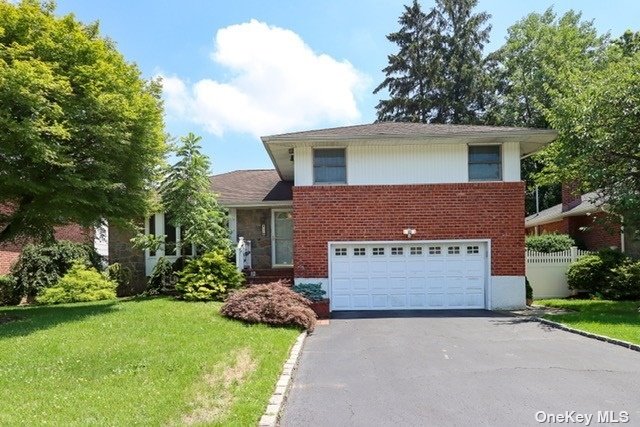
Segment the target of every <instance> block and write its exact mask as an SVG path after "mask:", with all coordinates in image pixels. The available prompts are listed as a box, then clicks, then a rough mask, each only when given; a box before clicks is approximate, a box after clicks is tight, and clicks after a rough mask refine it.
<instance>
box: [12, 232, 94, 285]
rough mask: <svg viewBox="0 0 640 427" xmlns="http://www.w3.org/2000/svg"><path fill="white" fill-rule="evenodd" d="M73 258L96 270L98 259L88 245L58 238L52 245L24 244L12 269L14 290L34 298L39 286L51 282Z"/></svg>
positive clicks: (66, 267) (60, 274)
mask: <svg viewBox="0 0 640 427" xmlns="http://www.w3.org/2000/svg"><path fill="white" fill-rule="evenodd" d="M77 260H80V261H81V262H83V263H85V264H87V265H91V266H93V267H94V268H96V269H97V270H100V269H101V267H102V265H101V264H102V258H101V257H100V255H98V254H97V253H96V251H95V249H94V248H93V247H92V246H91V245H86V244H81V243H74V242H68V241H65V240H61V241H59V242H55V243H52V244H47V245H45V244H37V245H34V244H28V245H26V246H25V247H24V249H23V250H22V253H21V254H20V258H18V262H17V263H16V264H15V265H14V266H13V268H12V275H13V276H14V277H15V279H16V291H17V292H18V293H19V294H20V296H28V297H34V296H35V295H36V294H38V292H39V291H40V290H41V289H45V288H48V287H50V286H53V285H55V284H56V283H57V282H58V280H59V279H60V278H61V277H62V276H64V275H65V274H66V273H67V271H68V270H69V269H70V268H71V266H72V265H73V263H74V262H75V261H77Z"/></svg>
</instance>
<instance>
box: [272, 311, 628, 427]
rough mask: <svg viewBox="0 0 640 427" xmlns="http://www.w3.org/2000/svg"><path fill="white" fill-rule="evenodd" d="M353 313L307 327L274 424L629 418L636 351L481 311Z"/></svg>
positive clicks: (594, 421)
mask: <svg viewBox="0 0 640 427" xmlns="http://www.w3.org/2000/svg"><path fill="white" fill-rule="evenodd" d="M358 316H359V314H357V313H356V314H350V313H347V314H346V315H345V316H344V317H345V318H341V319H332V320H331V324H330V325H328V326H319V327H317V329H316V332H314V333H313V334H312V335H311V336H309V337H308V339H307V341H306V344H305V347H304V349H303V352H302V355H301V359H300V365H299V367H298V370H297V371H296V373H295V377H294V380H293V385H292V388H291V390H290V393H289V396H288V398H287V402H286V404H285V407H284V412H283V414H282V417H281V425H282V426H296V427H299V426H391V425H392V426H405V425H406V426H422V425H427V426H430V425H434V426H450V425H456V426H457V425H460V426H466V425H473V426H479V425H490V426H502V425H504V426H514V425H518V426H520V425H540V423H539V422H537V421H536V414H537V416H538V418H539V419H542V417H543V416H546V415H545V414H553V415H557V414H565V413H566V412H567V411H568V412H569V414H568V415H569V416H570V417H572V418H570V419H569V422H568V423H567V424H569V425H592V426H593V425H602V424H598V423H597V417H598V411H615V416H616V417H617V418H618V419H619V417H620V414H619V411H626V412H628V413H629V418H630V419H629V424H628V425H640V353H639V352H635V351H632V350H628V349H625V348H622V347H618V346H615V345H612V344H608V343H604V342H600V341H596V340H592V339H589V338H586V337H582V336H579V335H575V334H571V333H568V332H564V331H560V330H556V329H552V328H549V327H547V326H544V325H541V324H539V323H537V322H525V321H523V320H521V319H517V318H512V317H505V316H500V315H498V314H494V313H491V312H486V311H473V312H418V313H407V312H405V313H397V314H396V315H394V316H392V317H378V318H375V317H374V318H357V317H358ZM384 316H390V314H385V315H384ZM349 317H354V318H349ZM539 411H543V412H544V413H542V412H539ZM571 411H575V413H572V412H571ZM578 414H587V415H588V414H592V415H593V418H592V419H591V421H590V423H589V424H587V419H586V418H585V419H584V420H583V422H582V423H579V422H571V420H572V419H573V420H578V419H579V418H576V417H577V415H578ZM609 415H611V414H609ZM622 417H624V414H622ZM546 420H547V421H548V420H549V419H548V418H546ZM547 425H549V423H547Z"/></svg>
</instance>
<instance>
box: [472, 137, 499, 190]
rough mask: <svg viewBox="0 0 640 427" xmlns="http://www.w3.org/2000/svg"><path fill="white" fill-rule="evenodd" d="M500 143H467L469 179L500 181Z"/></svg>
mask: <svg viewBox="0 0 640 427" xmlns="http://www.w3.org/2000/svg"><path fill="white" fill-rule="evenodd" d="M501 180H502V150H501V146H500V145H469V181H501Z"/></svg>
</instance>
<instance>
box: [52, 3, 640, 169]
mask: <svg viewBox="0 0 640 427" xmlns="http://www.w3.org/2000/svg"><path fill="white" fill-rule="evenodd" d="M408 2H409V0H406V1H404V2H403V1H396V0H368V1H365V0H348V1H345V0H316V1H304V0H297V1H292V0H271V1H264V0H231V1H211V0H182V1H177V0H136V1H131V0H126V1H125V0H91V1H87V0H58V1H57V4H58V13H59V14H66V13H74V14H75V15H76V16H77V17H78V18H79V19H80V20H82V21H84V22H93V21H96V20H98V21H100V24H101V30H102V34H103V35H106V36H108V37H110V38H111V39H113V40H114V41H115V42H116V43H117V45H118V48H119V49H120V51H121V52H122V53H123V54H124V55H125V57H126V58H127V59H128V60H129V61H132V62H135V63H137V64H138V65H139V67H140V68H141V70H142V72H143V74H144V76H145V77H152V76H157V75H162V76H163V77H164V79H165V93H164V96H165V103H166V126H167V131H168V132H169V133H170V134H172V135H174V136H180V135H184V134H186V133H187V132H189V131H193V132H195V133H197V134H199V135H201V136H202V137H203V146H204V149H205V152H206V153H207V154H208V155H209V156H210V157H211V158H212V160H213V172H214V173H221V172H226V171H230V170H235V169H252V168H269V167H272V164H271V162H270V160H269V158H268V156H267V155H266V153H265V151H264V149H263V148H262V144H261V142H260V140H259V138H258V136H259V135H268V134H273V133H281V132H286V131H296V130H304V129H316V128H322V127H328V126H339V125H347V124H357V123H369V122H372V121H373V120H374V118H375V105H376V103H377V102H378V98H379V96H378V95H373V94H372V91H373V89H374V88H375V87H376V86H377V85H378V84H379V83H380V82H381V81H382V79H383V74H382V72H381V69H382V68H383V67H384V66H385V65H386V61H387V55H388V54H389V53H392V52H394V51H395V48H394V46H393V45H392V44H390V43H389V42H388V41H387V40H386V38H385V35H386V34H388V33H390V32H392V31H395V30H397V28H398V24H397V19H398V16H399V15H400V14H401V13H402V11H403V4H404V3H408ZM432 4H433V2H432V1H426V0H425V1H423V2H422V5H423V7H424V8H425V9H426V8H429V7H431V6H432ZM552 5H553V6H554V9H555V10H556V12H558V13H559V14H561V13H564V12H565V11H567V10H569V9H574V10H581V11H582V12H583V18H584V19H588V20H591V19H593V20H594V23H595V25H596V27H597V28H598V29H599V30H600V31H601V32H607V31H609V32H611V34H612V35H613V36H617V35H619V34H621V33H622V32H624V30H625V29H632V30H634V31H636V30H638V29H640V28H639V27H640V25H638V23H637V17H638V16H640V2H638V1H624V0H618V1H612V2H602V1H601V0H599V1H597V0H582V1H577V0H573V1H572V0H557V1H555V2H553V1H544V0H543V1H515V0H511V1H507V0H484V1H483V0H480V2H479V6H478V8H477V9H478V10H484V11H487V12H489V13H490V14H491V15H492V18H491V21H490V22H491V24H492V27H493V29H492V32H491V41H490V44H489V46H488V47H487V51H492V50H495V49H496V48H498V47H499V46H500V45H502V43H503V42H504V39H505V37H506V34H507V28H508V27H509V26H511V25H512V24H513V23H515V22H516V21H517V20H519V19H521V18H522V17H524V16H525V15H527V14H528V13H530V12H542V11H544V10H545V9H546V8H547V7H549V6H552Z"/></svg>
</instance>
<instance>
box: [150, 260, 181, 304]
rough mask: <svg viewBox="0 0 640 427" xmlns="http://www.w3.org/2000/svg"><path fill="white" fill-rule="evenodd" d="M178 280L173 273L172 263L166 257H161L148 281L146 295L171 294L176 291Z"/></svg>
mask: <svg viewBox="0 0 640 427" xmlns="http://www.w3.org/2000/svg"><path fill="white" fill-rule="evenodd" d="M176 281H177V278H176V276H175V274H174V272H173V265H172V264H171V261H169V260H168V259H166V258H165V257H160V259H158V262H157V263H156V265H155V267H153V271H152V272H151V275H150V276H149V279H148V280H147V290H146V293H147V294H149V295H160V294H167V293H170V292H171V290H173V289H175V285H176Z"/></svg>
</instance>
